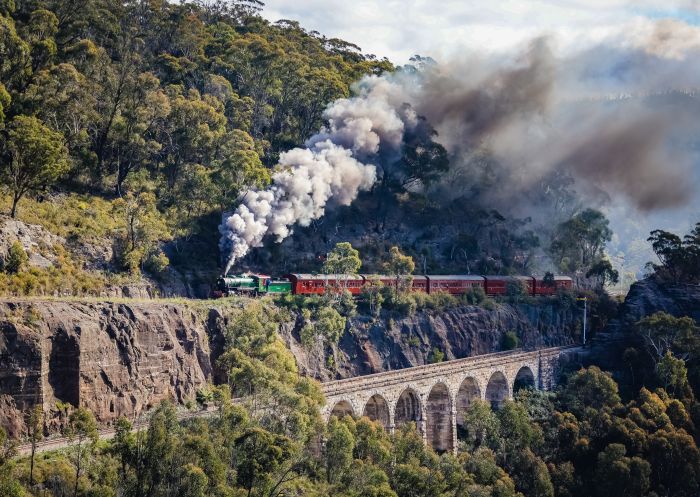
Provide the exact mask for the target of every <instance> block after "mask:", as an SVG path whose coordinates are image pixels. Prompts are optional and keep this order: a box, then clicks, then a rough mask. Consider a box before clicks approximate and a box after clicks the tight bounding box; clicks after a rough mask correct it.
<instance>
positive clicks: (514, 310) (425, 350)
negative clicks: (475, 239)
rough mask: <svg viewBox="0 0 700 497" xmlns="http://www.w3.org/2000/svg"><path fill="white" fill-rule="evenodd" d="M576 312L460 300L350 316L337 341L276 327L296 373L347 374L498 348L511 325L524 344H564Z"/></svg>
mask: <svg viewBox="0 0 700 497" xmlns="http://www.w3.org/2000/svg"><path fill="white" fill-rule="evenodd" d="M579 318H580V316H579V315H578V313H576V312H574V311H571V310H561V309H557V308H556V307H555V306H542V307H536V306H531V305H520V306H510V305H502V306H498V308H497V309H496V310H493V311H491V310H486V309H483V308H480V307H476V306H464V307H457V308H453V309H448V310H446V311H443V312H436V311H423V312H418V313H416V314H415V315H414V316H411V317H404V318H391V317H390V316H389V315H386V316H385V317H384V319H382V320H379V321H377V322H372V321H370V320H369V319H367V318H356V319H353V320H352V322H351V323H350V327H349V332H347V333H346V334H345V335H344V336H343V338H341V340H340V343H339V344H338V346H337V347H324V346H323V345H321V344H317V345H316V346H315V347H313V348H312V349H311V350H308V349H306V348H304V347H303V346H302V345H301V343H300V337H299V334H298V331H299V329H298V328H299V327H298V326H297V327H294V326H286V327H283V328H282V330H281V331H282V336H283V338H284V340H285V342H286V343H287V346H288V347H289V348H290V350H292V352H293V353H294V355H295V356H296V359H297V363H298V365H299V369H300V370H301V371H302V373H304V374H307V375H309V376H313V377H315V378H317V379H320V380H330V379H337V378H347V377H352V376H358V375H364V374H371V373H378V372H381V371H388V370H394V369H401V368H406V367H412V366H419V365H422V364H427V363H428V362H429V361H430V360H431V357H432V353H433V349H437V350H439V351H440V352H442V353H443V354H444V359H445V360H451V359H458V358H462V357H469V356H473V355H479V354H485V353H489V352H496V351H498V350H501V343H502V340H503V335H504V333H505V332H507V331H514V332H515V333H516V334H517V335H518V337H519V339H520V342H521V346H523V347H525V348H535V347H540V346H556V345H569V344H572V343H574V342H575V340H577V338H576V337H577V330H578V319H579Z"/></svg>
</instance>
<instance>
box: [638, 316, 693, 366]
mask: <svg viewBox="0 0 700 497" xmlns="http://www.w3.org/2000/svg"><path fill="white" fill-rule="evenodd" d="M636 329H637V332H638V333H639V335H640V336H641V338H642V339H643V340H644V343H645V345H646V346H647V350H648V352H649V355H650V356H651V357H652V359H653V360H654V362H659V361H660V360H661V359H662V358H663V357H664V356H665V355H666V354H667V353H668V352H671V353H672V354H674V355H677V356H678V357H682V358H685V359H687V358H688V357H698V353H700V338H699V337H698V327H697V325H696V323H695V321H694V320H693V319H692V318H690V317H681V318H676V317H674V316H671V315H670V314H667V313H665V312H657V313H654V314H652V315H650V316H647V317H645V318H642V319H640V320H639V321H638V322H637V323H636Z"/></svg>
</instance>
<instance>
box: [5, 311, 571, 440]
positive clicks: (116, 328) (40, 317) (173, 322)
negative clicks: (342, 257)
mask: <svg viewBox="0 0 700 497" xmlns="http://www.w3.org/2000/svg"><path fill="white" fill-rule="evenodd" d="M124 302H127V303H124ZM124 302H122V303H116V302H61V301H30V300H27V301H5V302H0V425H2V426H5V427H6V428H8V429H9V431H10V432H11V433H13V434H19V433H21V432H22V430H23V429H24V422H23V413H26V412H27V410H28V409H30V408H31V407H32V406H34V405H36V404H42V405H43V406H44V410H45V412H46V413H47V414H48V423H47V425H48V429H49V430H51V431H55V430H58V429H60V427H61V425H62V422H64V421H65V419H64V415H63V414H62V412H61V411H60V409H59V408H58V407H57V403H58V406H59V407H60V405H61V403H70V404H73V405H81V406H85V407H88V408H90V409H91V410H92V411H93V412H94V413H95V416H96V417H97V419H98V421H99V422H100V423H103V424H108V423H111V422H113V421H114V420H115V419H116V418H117V417H119V416H122V415H124V416H127V417H129V418H132V419H133V418H134V417H137V416H139V415H140V414H142V413H144V412H145V411H147V410H148V409H149V408H151V407H152V406H154V405H155V404H157V403H158V402H159V401H160V400H162V399H172V400H174V401H176V402H177V403H180V404H182V403H185V402H186V401H187V400H188V399H193V398H194V397H195V396H196V393H197V391H198V390H199V389H201V388H202V387H204V386H205V385H206V384H207V383H208V382H218V381H221V380H222V379H223V378H224V377H225V374H224V372H222V371H218V370H217V367H216V359H217V357H218V356H219V355H220V353H221V352H222V350H223V335H224V329H225V326H226V317H225V316H226V315H228V312H230V310H231V308H230V307H226V306H225V305H223V306H222V305H221V303H220V302H212V303H211V304H212V305H211V306H208V305H202V302H198V303H193V304H188V303H178V304H174V303H165V302H158V301H153V302H145V303H139V302H136V301H134V302H129V301H124ZM242 305H245V301H242V302H239V303H237V304H236V305H235V306H234V307H240V306H242ZM575 318H576V316H574V315H572V314H571V313H570V312H568V311H565V312H561V311H557V310H556V309H554V308H551V307H541V308H538V307H535V306H526V305H523V306H520V307H518V308H516V307H512V306H507V305H503V306H499V307H498V308H497V309H495V310H492V311H490V310H485V309H482V308H479V307H474V306H465V307H457V308H453V309H449V310H446V311H444V312H436V311H423V312H418V313H416V314H415V315H414V316H411V317H404V318H399V317H394V318H392V317H390V316H388V315H387V316H386V317H385V318H384V319H380V320H378V321H376V322H371V321H370V320H369V319H368V318H365V317H357V318H354V319H353V320H352V321H351V323H350V324H349V328H348V331H347V332H346V333H345V335H344V336H343V338H342V339H341V341H340V343H339V344H338V345H337V346H332V347H331V346H326V345H323V344H321V343H319V344H317V345H316V346H314V347H312V348H311V349H307V348H305V347H304V346H302V345H301V343H300V341H299V326H298V323H299V322H300V320H299V319H298V317H296V316H294V315H293V314H291V315H290V319H289V321H287V322H284V323H283V324H282V325H281V326H280V335H281V336H282V338H283V340H284V341H285V342H286V343H287V345H288V347H289V348H290V349H291V351H292V352H293V353H294V355H295V356H296V358H297V362H298V364H299V368H300V371H301V372H302V373H303V374H307V375H310V376H313V377H315V378H317V379H319V380H321V381H324V380H328V379H334V378H342V377H349V376H356V375H362V374H370V373H375V372H379V371H384V370H389V369H400V368H405V367H411V366H416V365H420V364H426V363H427V362H429V361H430V360H431V357H432V354H433V351H434V349H437V350H439V351H441V352H442V353H444V355H445V359H454V358H460V357H467V356H470V355H476V354H482V353H487V352H492V351H496V350H499V349H500V346H501V340H502V338H503V334H504V333H505V332H506V331H510V330H512V331H514V332H516V333H517V335H518V336H519V337H520V340H521V342H522V344H523V345H524V346H526V347H534V346H538V345H561V344H568V343H571V342H572V341H573V338H572V337H573V336H574V334H575V333H576V329H577V328H576V326H577V325H576V319H575ZM295 319H296V321H295ZM330 357H332V359H329V358H330Z"/></svg>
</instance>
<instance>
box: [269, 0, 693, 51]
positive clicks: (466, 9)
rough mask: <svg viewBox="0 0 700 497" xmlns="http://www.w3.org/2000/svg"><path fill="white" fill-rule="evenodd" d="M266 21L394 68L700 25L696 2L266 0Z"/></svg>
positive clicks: (576, 45)
mask: <svg viewBox="0 0 700 497" xmlns="http://www.w3.org/2000/svg"><path fill="white" fill-rule="evenodd" d="M265 3H266V6H265V8H264V10H263V15H264V16H265V17H266V18H267V19H269V20H271V21H276V20H278V19H292V20H297V21H300V22H301V24H302V26H303V27H305V28H306V29H309V30H317V31H319V32H321V33H323V34H324V35H326V36H329V37H338V38H342V39H344V40H347V41H350V42H352V43H355V44H357V45H359V46H360V47H361V48H362V49H363V50H364V51H366V52H369V53H374V54H375V55H377V56H379V57H384V56H386V57H388V58H389V59H391V60H392V61H393V62H395V63H398V64H401V63H404V62H406V61H407V59H408V58H409V57H410V56H411V55H413V54H415V53H419V54H421V55H430V56H433V57H435V58H441V57H442V56H448V55H454V54H455V53H459V52H460V51H463V50H465V49H467V50H473V49H478V50H479V51H480V52H482V53H483V51H484V50H494V51H500V50H504V49H507V48H509V47H511V46H512V45H513V44H517V43H518V42H521V41H523V40H526V39H530V38H532V37H533V36H537V35H542V34H549V35H553V37H554V39H555V40H556V41H557V43H558V48H559V49H561V50H564V51H568V50H571V49H576V48H580V47H582V46H586V45H589V44H591V43H592V42H598V41H601V40H603V39H608V38H615V37H625V36H627V35H628V34H629V33H630V32H643V31H645V30H649V29H651V24H652V22H653V21H654V20H658V19H661V18H673V19H678V20H682V21H684V22H686V23H688V24H690V25H696V26H697V25H698V24H699V23H700V0H675V1H673V0H672V1H663V0H634V1H632V0H497V1H494V0H474V1H464V0H442V1H440V2H438V1H435V0H433V1H430V0H403V1H400V0H384V1H382V0H266V1H265Z"/></svg>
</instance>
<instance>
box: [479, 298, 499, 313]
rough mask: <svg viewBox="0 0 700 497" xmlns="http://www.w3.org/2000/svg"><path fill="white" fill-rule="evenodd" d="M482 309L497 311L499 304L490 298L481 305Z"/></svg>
mask: <svg viewBox="0 0 700 497" xmlns="http://www.w3.org/2000/svg"><path fill="white" fill-rule="evenodd" d="M481 307H483V308H484V309H486V310H487V311H495V310H496V308H497V307H498V304H496V301H495V300H493V299H492V298H490V297H488V298H486V299H485V300H484V301H483V302H482V303H481Z"/></svg>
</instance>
